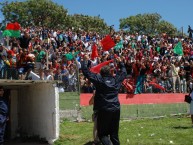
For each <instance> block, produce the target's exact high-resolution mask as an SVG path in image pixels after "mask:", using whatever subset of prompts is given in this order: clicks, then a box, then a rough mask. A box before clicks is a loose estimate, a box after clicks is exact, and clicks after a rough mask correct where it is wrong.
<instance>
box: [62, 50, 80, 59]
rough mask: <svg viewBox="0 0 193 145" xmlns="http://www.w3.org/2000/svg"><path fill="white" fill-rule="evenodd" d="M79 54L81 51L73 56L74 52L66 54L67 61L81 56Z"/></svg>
mask: <svg viewBox="0 0 193 145" xmlns="http://www.w3.org/2000/svg"><path fill="white" fill-rule="evenodd" d="M79 52H80V51H77V52H75V53H73V54H72V52H70V53H67V54H65V57H66V59H67V60H72V59H74V57H75V56H76V55H77V54H79Z"/></svg>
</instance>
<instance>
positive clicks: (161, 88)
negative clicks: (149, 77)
mask: <svg viewBox="0 0 193 145" xmlns="http://www.w3.org/2000/svg"><path fill="white" fill-rule="evenodd" d="M149 84H150V85H153V86H154V87H155V88H158V89H160V90H163V91H164V90H165V88H164V87H162V86H161V85H159V84H157V83H155V82H149Z"/></svg>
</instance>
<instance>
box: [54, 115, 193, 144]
mask: <svg viewBox="0 0 193 145" xmlns="http://www.w3.org/2000/svg"><path fill="white" fill-rule="evenodd" d="M92 127H93V123H92V122H80V123H77V122H70V121H63V122H62V123H61V126H60V130H61V132H60V138H59V140H57V141H56V142H55V145H92V144H91V141H92ZM192 134H193V128H192V127H191V121H190V118H188V117H186V116H173V117H164V118H157V119H137V120H127V121H123V120H122V121H121V122H120V130H119V137H120V143H121V145H170V144H175V145H192V144H193V137H192Z"/></svg>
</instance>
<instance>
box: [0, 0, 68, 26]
mask: <svg viewBox="0 0 193 145" xmlns="http://www.w3.org/2000/svg"><path fill="white" fill-rule="evenodd" d="M1 11H2V13H3V15H4V17H5V20H6V21H15V19H17V21H18V22H20V24H21V25H22V26H30V25H36V26H44V27H48V28H53V27H54V26H58V24H63V23H64V21H65V20H66V17H67V10H66V9H64V8H63V7H62V6H59V5H57V4H56V3H53V2H52V1H51V0H27V1H25V2H17V1H16V2H11V3H6V4H4V5H3V6H2V8H1Z"/></svg>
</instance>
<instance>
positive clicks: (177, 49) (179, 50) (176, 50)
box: [174, 42, 183, 56]
mask: <svg viewBox="0 0 193 145" xmlns="http://www.w3.org/2000/svg"><path fill="white" fill-rule="evenodd" d="M174 53H176V54H178V55H180V56H182V55H183V48H182V43H181V42H178V44H177V45H176V46H175V47H174Z"/></svg>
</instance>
